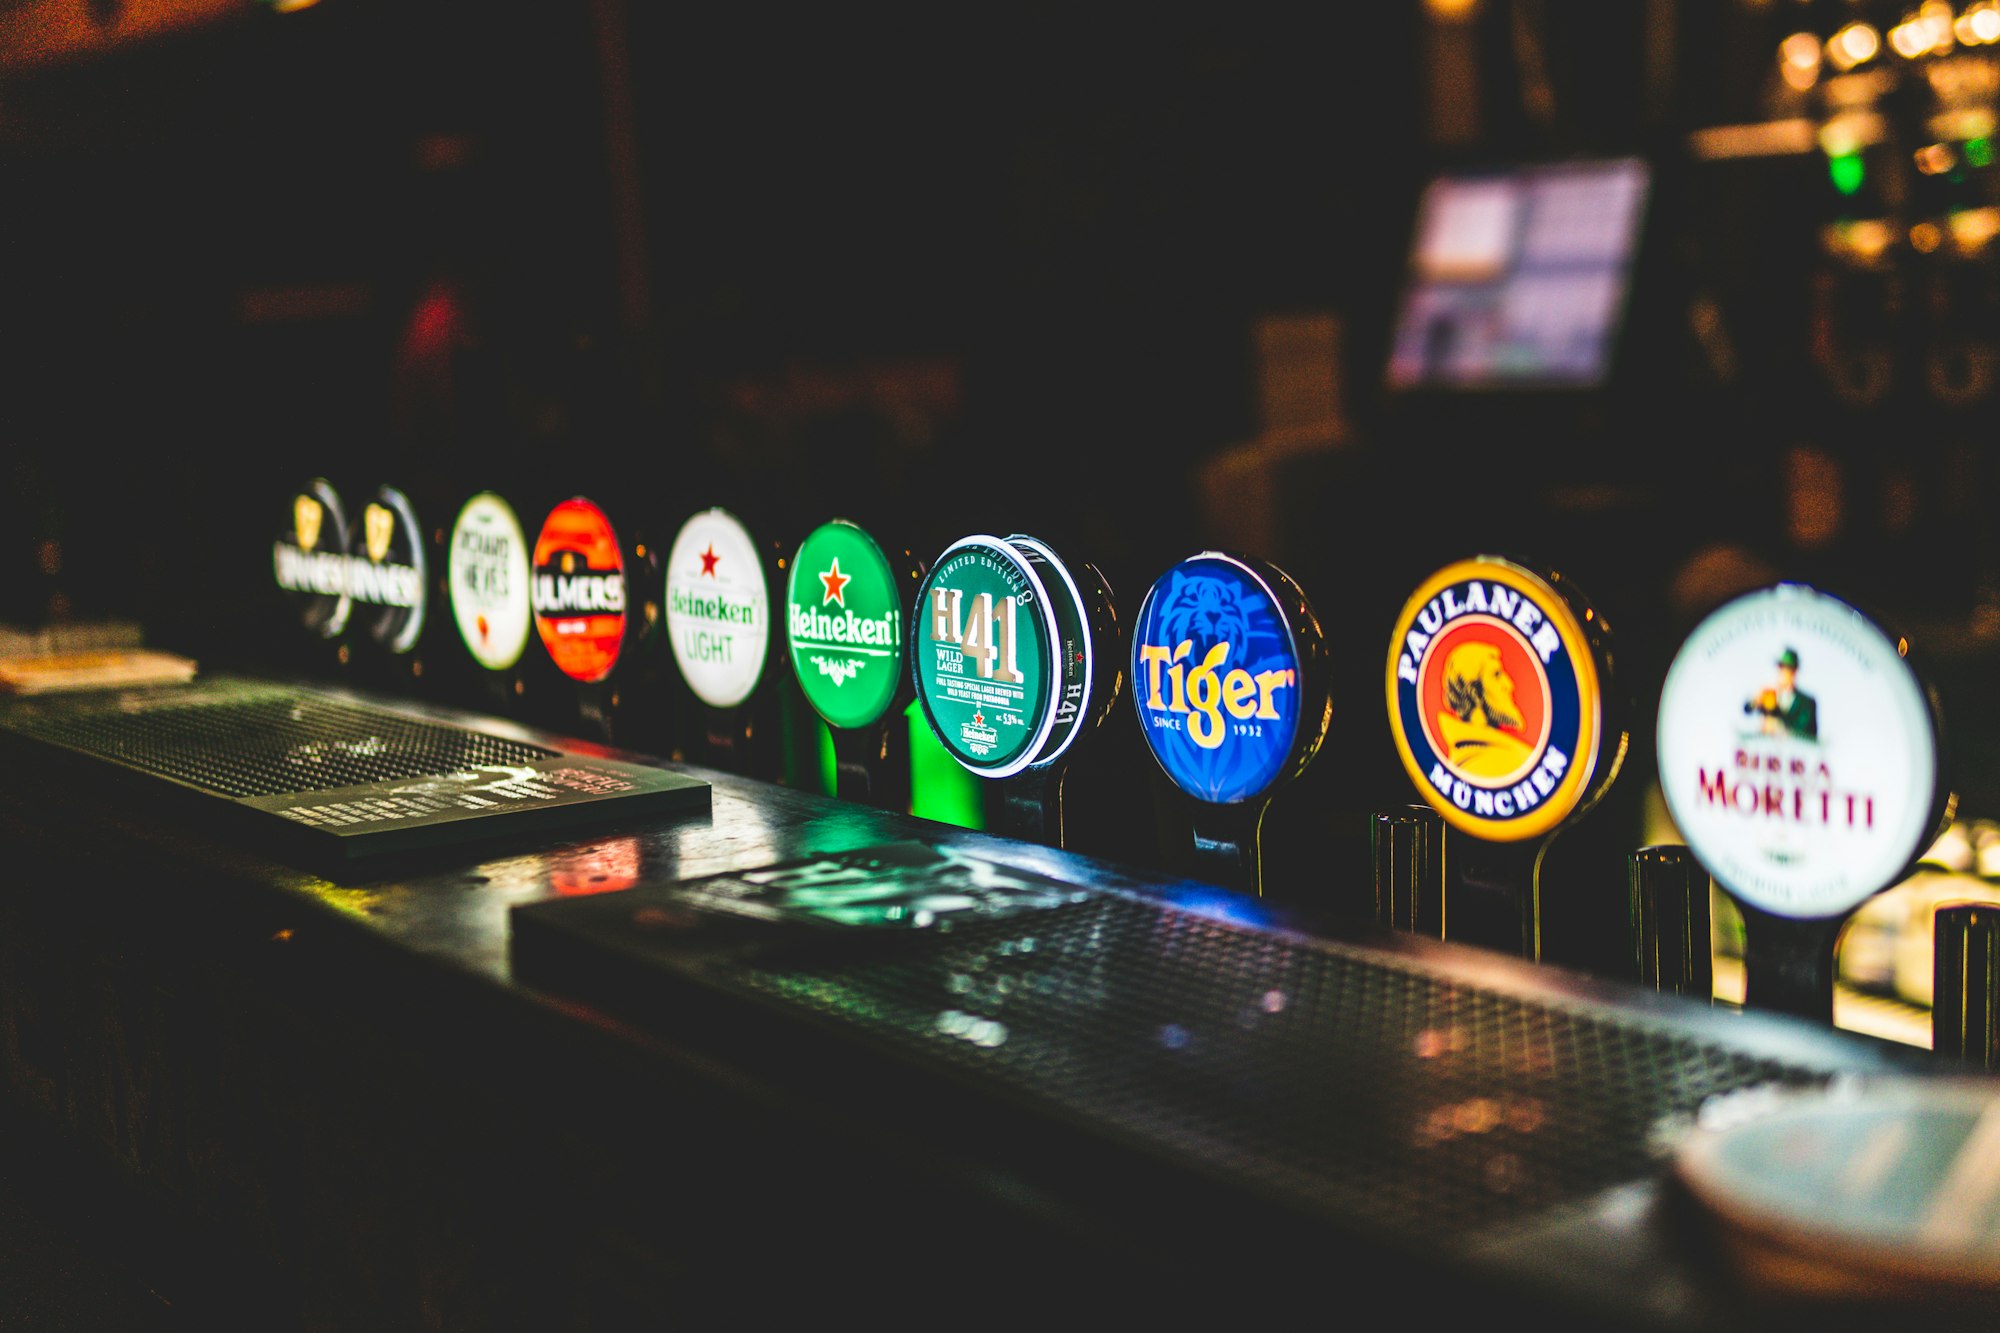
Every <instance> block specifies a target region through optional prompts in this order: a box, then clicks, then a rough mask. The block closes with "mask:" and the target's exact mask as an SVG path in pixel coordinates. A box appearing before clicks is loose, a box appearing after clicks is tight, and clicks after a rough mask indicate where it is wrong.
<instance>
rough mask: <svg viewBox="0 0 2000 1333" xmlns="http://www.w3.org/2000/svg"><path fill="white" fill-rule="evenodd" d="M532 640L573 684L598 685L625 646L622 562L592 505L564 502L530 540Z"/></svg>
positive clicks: (620, 552)
mask: <svg viewBox="0 0 2000 1333" xmlns="http://www.w3.org/2000/svg"><path fill="white" fill-rule="evenodd" d="M534 568H535V574H534V589H533V604H534V608H535V632H536V633H537V634H539V635H540V636H541V640H542V645H543V646H544V647H546V648H547V649H548V650H549V656H550V658H551V659H553V660H554V662H555V664H556V668H557V669H558V670H560V671H561V672H562V673H563V674H564V675H565V676H568V677H569V678H570V679H571V680H575V681H581V682H583V683H584V684H590V683H592V682H595V681H600V680H603V679H604V678H605V677H606V676H609V675H610V674H611V669H612V668H613V667H614V666H616V665H617V664H618V654H619V651H620V649H621V648H623V646H624V643H625V555H624V551H623V549H622V548H621V547H620V546H619V544H618V534H617V533H615V532H613V531H612V529H611V520H610V519H608V518H606V517H605V516H604V511H603V510H601V509H599V508H598V507H597V506H596V505H594V504H592V503H591V502H590V501H588V500H586V499H583V498H582V497H580V496H579V497H577V498H575V499H570V500H565V501H563V502H562V503H561V504H559V505H557V506H556V507H555V509H554V510H553V511H551V512H550V514H549V516H548V518H547V519H546V520H544V522H543V523H542V532H541V535H540V536H539V537H538V538H536V540H535V565H534Z"/></svg>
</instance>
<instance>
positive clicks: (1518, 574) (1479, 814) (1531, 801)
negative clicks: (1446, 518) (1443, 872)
mask: <svg viewBox="0 0 2000 1333" xmlns="http://www.w3.org/2000/svg"><path fill="white" fill-rule="evenodd" d="M1586 618H1588V619H1589V620H1590V621H1592V622H1594V623H1595V624H1596V627H1597V629H1598V631H1599V632H1600V633H1601V632H1602V623H1601V621H1598V620H1597V617H1596V615H1595V613H1594V612H1592V611H1589V610H1586V611H1584V613H1583V615H1582V616H1579V615H1578V613H1577V611H1576V610H1575V609H1574V608H1573V607H1572V606H1571V605H1570V602H1569V599H1568V598H1567V597H1565V596H1564V595H1563V593H1562V592H1561V591H1559V590H1558V589H1557V587H1556V586H1555V584H1554V583H1553V582H1552V581H1551V580H1550V579H1549V578H1546V577H1544V576H1543V575H1541V574H1538V573H1535V572H1533V571H1531V570H1529V569H1527V568H1525V567H1523V566H1521V565H1517V564H1515V563H1513V562H1512V561H1509V560H1503V559H1501V558H1499V557H1497V556H1476V557H1474V558H1472V559H1470V560H1460V561H1457V562H1455V563H1453V564H1450V565H1447V566H1445V567H1444V568H1443V569H1441V570H1439V571H1438V572H1437V573H1435V574H1433V575H1431V577H1430V578H1428V579H1427V580H1425V581H1424V583H1423V585H1422V586H1421V587H1419V588H1418V589H1417V591H1416V593H1415V594H1414V595H1413V596H1411V598H1410V599H1409V601H1408V602H1406V603H1405V604H1404V606H1403V610H1402V613H1401V614H1400V615H1399V616H1398V617H1397V620H1396V629H1395V634H1394V636H1393V637H1392V638H1391V640H1390V644H1389V663H1388V704H1389V723H1390V734H1391V736H1392V737H1393V739H1394V741H1395V744H1396V752H1397V754H1398V755H1399V756H1400V757H1401V759H1402V761H1403V767H1404V768H1405V770H1407V771H1408V773H1409V775H1410V780H1411V781H1412V782H1414V783H1416V785H1417V789H1418V790H1419V791H1420V792H1422V793H1423V796H1424V799H1425V800H1426V801H1428V802H1429V803H1430V804H1431V805H1432V806H1433V807H1435V808H1436V810H1437V811H1438V813H1439V814H1440V815H1442V816H1443V817H1444V819H1445V820H1446V821H1447V822H1448V823H1450V824H1451V825H1452V826H1453V827H1455V828H1458V829H1460V830H1463V831H1464V832H1466V833H1469V834H1471V835H1472V836H1474V837H1476V838H1483V839H1485V840H1487V841H1489V842H1517V841H1521V840H1523V839H1527V838H1536V837H1540V836H1542V835H1544V834H1546V833H1549V832H1551V831H1552V830H1553V829H1555V827H1556V826H1557V825H1559V824H1561V823H1562V822H1563V821H1564V820H1565V819H1567V818H1569V816H1570V815H1572V814H1574V813H1576V812H1577V811H1578V810H1579V809H1581V808H1582V807H1583V806H1585V805H1586V804H1587V803H1588V802H1589V801H1590V800H1592V799H1594V798H1595V796H1596V795H1597V794H1598V793H1599V792H1601V791H1602V790H1603V788H1604V787H1605V786H1606V785H1608V783H1609V781H1610V779H1611V777H1612V776H1613V775H1614V774H1615V772H1616V768H1617V761H1618V759H1619V758H1622V751H1621V752H1620V753H1619V754H1618V755H1614V756H1613V759H1612V762H1611V763H1609V764H1606V765H1600V750H1601V748H1602V741H1603V736H1604V734H1605V731H1606V726H1605V718H1604V706H1603V691H1604V681H1603V680H1601V679H1600V668H1599V663H1598V658H1597V649H1596V647H1595V645H1594V644H1593V642H1592V635H1591V633H1590V631H1589V630H1587V629H1586V625H1585V619H1586ZM1600 767H1603V768H1604V769H1605V770H1606V771H1604V772H1603V773H1602V774H1600V773H1599V769H1600Z"/></svg>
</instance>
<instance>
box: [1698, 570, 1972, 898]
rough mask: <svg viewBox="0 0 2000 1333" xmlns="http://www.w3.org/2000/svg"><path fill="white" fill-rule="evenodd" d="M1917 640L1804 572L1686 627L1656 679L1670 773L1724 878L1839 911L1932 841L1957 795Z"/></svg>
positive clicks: (1745, 889)
mask: <svg viewBox="0 0 2000 1333" xmlns="http://www.w3.org/2000/svg"><path fill="white" fill-rule="evenodd" d="M1906 649H1907V645H1906V644H1905V643H1904V642H1903V641H1901V640H1899V639H1894V638H1891V637H1890V636H1889V635H1888V634H1886V633H1884V632H1883V630H1882V629H1881V628H1880V627H1879V626H1877V625H1876V624H1875V623H1874V622H1873V621H1871V620H1869V619H1868V618H1867V617H1866V616H1864V615H1863V614H1861V612H1859V611H1857V610H1855V609H1854V608H1853V607H1851V606H1849V605H1847V603H1845V602H1843V601H1841V600H1839V599H1838V598H1836V597H1831V596H1829V595H1827V594H1826V593H1823V592H1820V591H1818V590H1817V589H1814V588H1809V587H1807V586H1805V585H1804V584H1797V583H1781V584H1778V585H1776V586H1775V587H1770V588H1765V589H1761V590H1759V591H1757V592H1752V593H1746V594H1745V595H1743V596H1742V597H1739V598H1737V599H1736V600H1735V601H1732V602H1729V603H1728V604H1726V605H1724V606H1723V607H1722V608H1721V609H1720V610H1717V611H1716V612H1714V613H1713V614H1712V615H1710V616H1709V617H1708V618H1707V619H1706V620H1704V621H1702V622H1701V624H1700V625H1698V626H1696V627H1695V630H1694V632H1693V633H1692V634H1690V635H1688V638H1687V641H1686V642H1685V643H1683V644H1682V645H1681V648H1680V651H1679V652H1678V653H1676V654H1675V655H1674V660H1673V663H1672V665H1671V666H1669V667H1668V668H1667V678H1666V683H1665V685H1664V687H1663V688H1662V690H1661V692H1660V721H1659V725H1660V731H1659V756H1660V786H1661V789H1662V791H1663V792H1664V794H1665V796H1666V801H1667V810H1668V813H1669V814H1671V815H1672V816H1673V819H1674V823H1675V825H1676V826H1677V827H1678V828H1679V829H1680V832H1681V836H1682V837H1684V838H1685V839H1686V840H1687V845H1688V847H1689V848H1690V849H1691V850H1692V851H1693V852H1694V854H1695V857H1696V859H1698V860H1699V861H1700V862H1701V863H1702V865H1703V866H1705V867H1707V869H1708V871H1709V873H1710V874H1712V875H1714V876H1715V879H1716V882H1717V883H1719V884H1721V885H1722V887H1724V888H1725V889H1728V890H1729V891H1730V892H1731V893H1732V894H1734V895H1736V896H1737V897H1739V898H1741V899H1742V900H1743V901H1745V902H1747V903H1749V904H1751V905H1752V906H1754V907H1759V908H1762V909H1763V910H1765V911H1767V912H1772V913H1775V914H1777V915H1780V916H1788V917H1830V916H1839V915H1841V914H1843V913H1845V912H1847V911H1848V910H1849V909H1851V908H1853V907H1855V906H1857V905H1858V904H1859V903H1861V902H1862V901H1863V900H1864V899H1866V898H1868V897H1870V896H1872V895H1873V894H1875V893H1877V892H1879V891H1881V890H1882V889H1886V888H1888V887H1889V886H1890V885H1892V884H1894V883H1895V882H1896V881H1897V880H1898V879H1900V878H1902V876H1903V875H1904V874H1905V873H1906V872H1907V871H1908V869H1909V868H1910V866H1911V865H1912V864H1914V863H1915V861H1916V859H1917V857H1918V856H1919V855H1921V854H1922V852H1923V850H1924V848H1925V847H1926V846H1927V845H1929V843H1930V841H1931V838H1932V837H1933V835H1934V834H1935V833H1936V832H1937V825H1938V822H1939V819H1940V816H1941V815H1942V813H1943V810H1944V806H1945V803H1946V800H1947V797H1946V794H1945V789H1944V783H1943V780H1942V775H1941V773H1940V753H1941V746H1940V744H1939V735H1940V729H1939V725H1938V719H1937V715H1936V712H1935V710H1934V705H1933V703H1932V699H1931V695H1930V691H1929V690H1928V689H1926V688H1925V686H1924V683H1923V681H1922V680H1921V679H1920V678H1919V677H1918V675H1917V673H1916V672H1915V670H1913V669H1912V668H1911V666H1910V664H1909V662H1908V660H1907V659H1906V657H1905V652H1906Z"/></svg>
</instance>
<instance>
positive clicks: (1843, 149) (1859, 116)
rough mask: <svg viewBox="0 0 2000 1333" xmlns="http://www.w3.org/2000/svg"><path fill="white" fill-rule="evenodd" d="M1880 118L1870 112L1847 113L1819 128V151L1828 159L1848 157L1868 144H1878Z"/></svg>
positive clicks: (1882, 130) (1881, 129)
mask: <svg viewBox="0 0 2000 1333" xmlns="http://www.w3.org/2000/svg"><path fill="white" fill-rule="evenodd" d="M1883 133H1884V125H1883V122H1882V117H1881V116H1879V115H1876V114H1874V113H1872V112H1847V113H1844V114H1842V115H1838V116H1835V117H1833V118H1832V119H1831V120H1829V121H1827V122H1826V124H1824V125H1822V126H1821V127H1820V131H1819V146H1820V150H1821V151H1822V152H1824V153H1825V154H1826V155H1827V156H1828V157H1849V156H1852V155H1853V154H1855V153H1858V152H1860V151H1861V150H1862V149H1863V148H1866V147H1867V146H1868V145H1869V144H1872V143H1880V142H1881V140H1882V136H1883Z"/></svg>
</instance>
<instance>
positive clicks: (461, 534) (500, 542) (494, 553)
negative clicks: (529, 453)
mask: <svg viewBox="0 0 2000 1333" xmlns="http://www.w3.org/2000/svg"><path fill="white" fill-rule="evenodd" d="M447 570H448V572H449V582H450V585H451V610H452V616H453V618H454V619H456V620H457V621H458V633H459V637H460V638H462V639H464V640H465V647H466V649H467V651H469V652H470V653H471V654H472V656H473V660H474V661H476V662H478V663H479V665H481V666H483V667H485V668H486V669H487V670H488V671H505V670H507V669H508V668H509V667H511V666H513V665H514V664H515V663H516V662H518V661H520V660H521V652H522V650H523V649H524V648H526V647H527V646H528V625H529V621H530V620H531V619H532V616H533V613H532V611H531V609H530V607H529V605H528V582H529V578H530V570H529V568H528V540H527V538H526V537H524V536H523V535H522V534H521V524H520V521H519V520H518V519H516V518H515V517H514V509H513V506H512V505H509V504H508V503H507V502H506V501H505V500H503V499H501V498H500V497H499V496H497V495H495V494H494V493H493V492H491V491H482V492H481V493H479V494H478V495H475V496H473V497H472V498H471V499H470V500H467V501H466V502H465V507H464V508H463V509H461V510H459V511H458V522H457V523H455V524H453V525H452V529H451V552H450V555H449V557H448V560H447Z"/></svg>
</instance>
